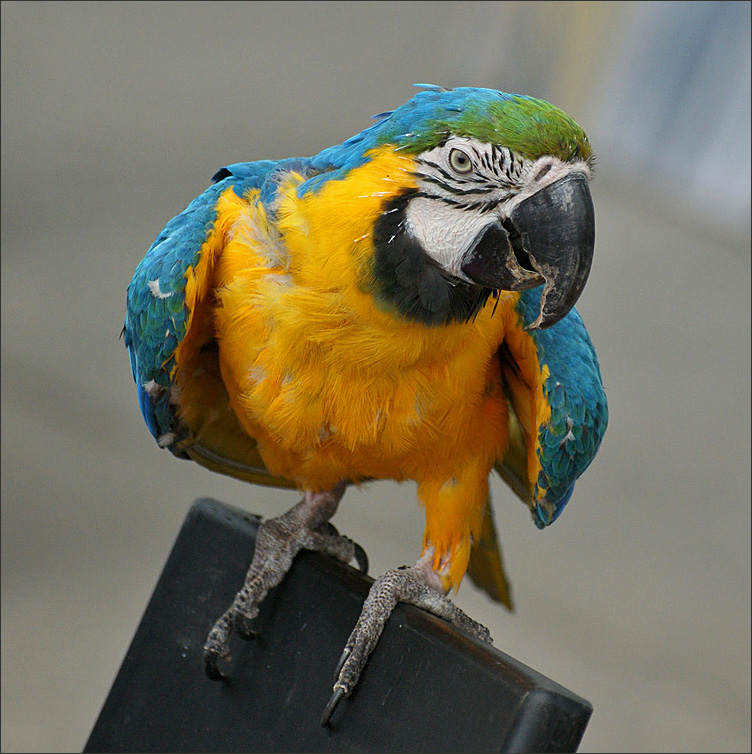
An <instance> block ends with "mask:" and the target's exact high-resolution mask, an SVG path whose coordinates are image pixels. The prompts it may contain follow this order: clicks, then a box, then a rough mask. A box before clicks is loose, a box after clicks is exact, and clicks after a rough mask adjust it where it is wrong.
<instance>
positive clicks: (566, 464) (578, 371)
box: [518, 288, 608, 528]
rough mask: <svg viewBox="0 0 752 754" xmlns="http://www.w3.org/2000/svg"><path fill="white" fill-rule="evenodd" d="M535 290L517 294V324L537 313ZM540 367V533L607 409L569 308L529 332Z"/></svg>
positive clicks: (599, 432)
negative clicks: (544, 373)
mask: <svg viewBox="0 0 752 754" xmlns="http://www.w3.org/2000/svg"><path fill="white" fill-rule="evenodd" d="M540 292H541V289H540V288H536V289H532V290H529V291H525V292H524V293H522V294H521V295H520V299H519V303H518V310H519V313H520V317H521V320H522V322H523V324H525V325H527V324H529V323H530V322H532V321H533V319H534V318H535V316H536V314H537V312H538V310H539V308H540ZM531 336H532V337H533V339H534V341H535V344H536V346H537V350H538V360H539V363H540V364H541V367H542V366H543V365H545V366H546V367H548V371H549V376H548V378H547V379H546V381H545V383H544V386H543V394H544V397H545V398H546V400H547V401H548V404H549V406H550V408H551V416H550V419H549V421H548V422H547V423H546V424H545V425H542V426H541V427H539V429H538V433H539V434H538V440H539V444H540V449H539V451H538V458H539V461H540V466H541V469H540V472H539V474H538V479H537V480H536V485H535V493H534V494H535V500H536V510H535V513H536V517H535V519H534V520H535V523H536V525H537V526H539V527H541V528H543V527H544V526H547V525H548V524H551V523H553V522H554V521H555V520H556V519H557V518H558V517H559V515H560V514H561V512H562V510H563V509H564V506H565V505H566V504H567V502H568V501H569V498H570V497H571V495H572V491H573V490H574V483H575V481H576V480H577V479H578V478H579V477H580V476H581V475H582V473H583V472H584V471H585V470H586V469H587V467H588V466H589V465H590V463H591V461H592V460H593V458H594V457H595V454H596V453H597V452H598V448H599V447H600V444H601V440H602V438H603V435H604V433H605V431H606V426H607V424H608V406H607V403H606V395H605V392H604V390H603V383H602V379H601V372H600V367H599V365H598V358H597V356H596V355H595V349H594V348H593V344H592V343H591V341H590V337H589V336H588V334H587V331H586V330H585V326H584V324H583V322H582V319H581V318H580V315H579V314H578V313H577V310H576V309H572V310H571V311H570V312H569V314H567V316H566V317H564V319H562V320H561V321H560V322H558V323H557V324H555V325H553V326H552V327H550V328H548V329H547V330H537V331H532V332H531Z"/></svg>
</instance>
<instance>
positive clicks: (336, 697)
mask: <svg viewBox="0 0 752 754" xmlns="http://www.w3.org/2000/svg"><path fill="white" fill-rule="evenodd" d="M344 696H345V689H344V688H343V687H342V686H339V685H338V686H335V687H334V693H333V694H332V698H331V699H330V700H329V704H327V705H326V708H325V709H324V714H323V715H322V716H321V727H322V728H325V727H326V726H327V725H329V720H330V719H331V717H332V715H333V714H334V710H336V709H337V705H338V704H339V703H340V702H341V701H342V698H343V697H344Z"/></svg>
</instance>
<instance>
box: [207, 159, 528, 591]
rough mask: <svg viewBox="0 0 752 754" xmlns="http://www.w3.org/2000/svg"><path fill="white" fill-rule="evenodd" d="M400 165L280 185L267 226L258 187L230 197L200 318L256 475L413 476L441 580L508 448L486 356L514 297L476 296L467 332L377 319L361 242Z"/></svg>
mask: <svg viewBox="0 0 752 754" xmlns="http://www.w3.org/2000/svg"><path fill="white" fill-rule="evenodd" d="M411 167H412V161H411V160H410V159H409V158H406V157H402V156H399V155H397V154H395V153H394V152H393V151H392V150H391V149H389V148H382V149H381V150H379V151H377V152H376V153H375V154H374V155H373V156H372V159H371V160H370V161H369V162H367V163H366V164H364V165H362V166H361V167H359V168H356V169H355V170H353V171H351V173H350V174H349V175H348V176H347V178H346V179H344V180H331V181H329V182H327V183H326V184H325V185H324V186H322V187H321V189H320V190H319V191H317V192H308V193H305V194H304V195H303V196H298V194H297V192H296V188H297V186H298V185H299V184H300V183H301V182H302V180H303V179H302V177H301V176H299V175H296V174H291V175H289V177H288V179H287V181H286V182H285V183H283V184H282V185H281V186H280V190H279V200H278V203H277V205H276V207H275V212H276V220H275V221H272V220H271V219H270V216H269V214H268V213H267V211H266V209H265V208H264V206H262V204H261V203H260V201H259V199H258V192H251V193H250V194H249V195H248V196H247V197H246V198H245V199H240V198H239V197H237V196H236V195H235V194H234V192H233V191H232V189H229V190H228V191H227V192H226V193H225V194H224V195H223V196H222V198H221V200H220V204H219V217H218V222H217V224H218V225H222V226H224V227H227V228H228V230H227V232H226V244H225V247H224V249H223V251H222V253H221V256H220V257H219V259H218V262H217V272H216V278H215V281H216V289H217V298H216V308H215V312H214V321H215V328H216V334H217V340H218V343H219V360H220V366H221V371H222V377H223V380H224V382H225V384H226V386H227V391H228V395H229V398H230V403H231V405H232V406H233V408H234V410H235V412H236V414H237V415H238V418H239V421H240V422H241V424H242V426H243V428H244V429H245V431H246V432H247V433H249V434H250V435H251V436H252V437H254V438H255V439H256V440H257V441H258V445H259V450H260V452H261V456H262V458H263V460H264V462H265V463H266V465H267V467H268V468H269V470H270V471H271V472H272V473H273V474H277V475H280V476H284V477H287V478H290V479H292V480H294V481H295V482H296V483H297V484H298V485H300V486H301V487H305V488H307V489H313V490H322V489H328V488H331V487H332V486H333V485H334V484H335V483H336V482H337V481H339V480H341V479H350V480H352V481H355V482H357V481H358V480H363V479H366V478H369V477H372V478H391V479H396V480H404V479H413V480H415V481H417V482H418V485H419V487H418V494H419V497H420V498H421V500H422V501H423V503H424V504H425V505H426V517H427V529H426V536H427V541H426V545H427V546H433V547H434V548H435V551H436V558H437V561H438V560H439V559H440V558H444V557H446V556H447V555H450V554H451V553H454V556H453V557H452V558H451V559H452V563H451V570H452V574H453V575H452V577H451V578H450V581H451V582H452V583H453V585H456V583H454V582H457V583H458V582H459V579H461V576H462V573H464V570H465V567H466V564H467V555H468V553H469V545H470V536H471V534H472V533H473V530H474V529H477V527H479V526H480V518H481V513H482V507H483V504H484V503H485V500H486V496H487V485H488V474H489V471H490V469H491V468H492V466H493V463H494V461H495V460H496V459H497V458H499V457H501V456H502V455H503V451H504V450H505V447H506V443H507V425H508V416H507V404H506V400H505V398H504V395H503V392H502V387H501V377H500V367H499V364H498V360H497V359H496V357H495V355H496V352H497V349H498V345H499V343H500V342H501V340H502V339H503V335H504V329H505V326H506V323H507V322H508V321H510V318H511V317H513V316H514V315H513V311H512V309H513V305H514V301H515V299H516V296H515V295H514V294H502V298H501V299H500V301H499V302H498V306H497V311H496V313H495V315H494V316H492V311H493V309H494V304H495V303H497V302H494V301H490V302H489V303H488V305H487V306H486V307H485V308H484V309H482V310H481V311H480V313H479V314H478V316H477V317H476V318H475V319H474V320H473V321H472V322H468V323H452V324H449V325H446V326H439V327H426V326H425V325H422V324H420V323H415V322H411V321H408V320H406V319H403V318H400V317H398V316H396V315H395V314H393V313H391V312H388V311H382V310H381V309H379V308H378V306H377V304H376V302H375V300H374V298H373V296H372V295H371V294H370V293H369V290H371V289H372V286H371V284H370V283H371V282H372V281H371V278H370V276H371V275H372V272H371V264H370V262H371V259H372V257H373V243H372V240H371V237H370V231H371V229H372V228H373V225H374V223H375V221H376V219H377V218H378V217H379V215H380V213H381V212H382V209H383V205H384V203H385V201H386V200H387V199H388V198H391V197H393V196H395V195H396V194H398V193H400V192H401V191H404V190H405V189H407V188H412V187H413V186H414V178H413V177H412V174H411V172H410V171H411ZM227 218H232V222H231V224H229V225H228V224H227ZM458 548H459V549H460V550H461V551H462V552H457V551H458Z"/></svg>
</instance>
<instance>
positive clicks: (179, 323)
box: [124, 161, 278, 447]
mask: <svg viewBox="0 0 752 754" xmlns="http://www.w3.org/2000/svg"><path fill="white" fill-rule="evenodd" d="M277 164H278V163H275V162H271V161H262V162H252V163H243V164H239V165H233V166H231V167H229V168H222V170H220V171H219V172H218V173H216V174H215V176H214V179H213V180H214V181H215V183H214V184H213V185H212V186H210V187H209V188H208V189H206V191H204V192H203V193H202V194H200V195H199V196H198V197H196V199H194V200H193V201H192V202H191V203H190V204H189V205H188V207H186V209H185V210H183V212H181V213H180V214H179V215H177V216H176V217H174V218H173V219H172V220H170V222H169V223H167V225H166V226H165V228H164V230H163V231H162V232H161V233H160V234H159V236H158V237H157V239H156V240H155V241H154V243H153V244H152V245H151V247H150V248H149V250H148V252H147V253H146V256H145V257H144V259H143V260H142V261H141V262H140V264H139V265H138V267H137V268H136V271H135V274H134V275H133V279H132V280H131V282H130V285H129V286H128V292H127V309H126V316H125V328H124V333H125V346H126V348H127V349H128V355H129V357H130V364H131V372H132V373H133V379H134V380H135V382H136V390H137V392H138V401H139V405H140V407H141V413H142V414H143V416H144V420H145V421H146V424H147V426H148V428H149V431H150V432H151V433H152V435H153V436H154V438H155V439H156V440H157V441H158V442H159V443H160V445H162V446H167V447H174V443H175V441H176V439H179V435H180V432H181V427H180V423H179V420H178V418H177V416H176V411H175V404H176V401H175V399H174V396H173V395H172V393H171V388H172V387H173V386H174V379H175V353H176V350H177V348H178V346H179V345H180V343H181V342H183V339H184V338H185V336H186V333H187V331H188V327H189V322H190V321H191V315H192V311H191V310H190V308H189V306H188V305H187V303H186V285H187V275H188V274H189V273H190V271H192V270H196V269H197V268H198V266H199V263H200V261H201V256H202V254H203V253H204V250H205V244H206V242H207V240H208V239H209V238H210V235H211V233H212V230H213V228H214V223H215V221H216V218H217V202H218V200H219V197H220V195H221V194H222V193H223V192H224V191H226V190H227V189H228V188H230V187H232V188H234V190H235V192H236V193H237V194H238V195H239V196H242V195H243V194H244V193H245V192H246V191H248V190H249V189H252V188H258V187H260V186H261V185H262V184H263V182H264V180H265V179H266V178H267V177H268V175H269V173H270V172H271V171H273V169H274V168H275V166H276V165H277Z"/></svg>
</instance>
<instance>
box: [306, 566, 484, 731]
mask: <svg viewBox="0 0 752 754" xmlns="http://www.w3.org/2000/svg"><path fill="white" fill-rule="evenodd" d="M431 561H432V554H431V553H427V554H426V555H424V556H423V557H422V558H421V559H420V560H419V561H418V562H417V563H416V564H415V565H414V566H412V567H408V566H403V567H402V568H397V569H394V570H392V571H387V572H386V573H385V574H384V575H383V576H381V577H380V578H378V579H377V580H376V581H375V582H374V583H373V586H372V587H371V590H370V592H369V593H368V598H367V599H366V602H365V604H364V605H363V612H362V613H361V614H360V618H359V619H358V622H357V624H356V626H355V630H354V631H353V632H352V633H351V634H350V638H349V639H348V640H347V644H346V646H345V651H344V652H343V653H342V657H341V658H340V661H339V665H338V666H337V670H336V679H335V683H334V693H333V694H332V698H331V699H330V700H329V703H328V704H327V705H326V709H325V710H324V714H323V716H322V718H321V725H326V724H327V723H328V722H329V720H330V718H331V716H332V714H333V713H334V710H335V709H336V708H337V705H338V704H339V703H340V701H341V700H342V699H343V698H344V697H345V696H349V695H350V693H351V692H352V690H353V689H354V688H355V685H356V684H357V682H358V679H359V678H360V674H361V672H362V671H363V668H364V667H365V664H366V662H367V660H368V656H369V655H370V654H371V652H372V651H373V649H374V647H375V646H376V643H377V642H378V640H379V637H380V636H381V632H382V631H383V630H384V625H385V624H386V621H387V619H388V618H389V616H390V615H391V614H392V610H394V608H395V607H396V605H397V603H398V602H407V603H408V604H410V605H416V606H417V607H422V608H423V609H424V610H427V611H428V612H429V613H433V615H437V616H439V617H440V618H444V619H445V620H447V621H449V622H450V623H452V624H453V625H455V626H457V627H458V628H462V629H464V630H465V631H467V632H468V633H470V634H472V635H473V636H475V637H476V638H478V639H480V640H481V641H484V642H488V643H491V634H490V633H489V631H488V629H487V628H486V627H485V626H482V625H481V624H480V623H477V622H476V621H474V620H473V619H472V618H470V617H468V616H467V615H466V614H465V613H464V612H462V610H460V609H459V608H458V607H457V606H456V605H455V604H454V603H453V602H452V601H451V600H450V599H449V598H448V597H447V596H446V593H445V591H444V588H443V585H442V584H441V580H440V579H439V577H438V574H437V573H436V572H435V571H434V570H433V569H432V567H431Z"/></svg>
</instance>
